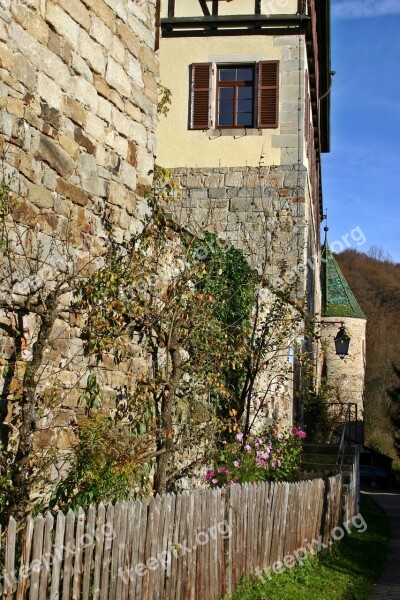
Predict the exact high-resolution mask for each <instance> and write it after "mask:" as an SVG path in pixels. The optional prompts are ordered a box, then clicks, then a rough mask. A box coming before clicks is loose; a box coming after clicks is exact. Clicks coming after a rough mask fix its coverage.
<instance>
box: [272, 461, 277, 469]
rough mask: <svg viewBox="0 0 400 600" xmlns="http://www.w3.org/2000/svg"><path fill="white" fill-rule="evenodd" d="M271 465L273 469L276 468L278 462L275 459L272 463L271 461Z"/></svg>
mask: <svg viewBox="0 0 400 600" xmlns="http://www.w3.org/2000/svg"><path fill="white" fill-rule="evenodd" d="M271 467H272V468H273V469H275V467H276V462H275V461H274V460H273V461H272V463H271Z"/></svg>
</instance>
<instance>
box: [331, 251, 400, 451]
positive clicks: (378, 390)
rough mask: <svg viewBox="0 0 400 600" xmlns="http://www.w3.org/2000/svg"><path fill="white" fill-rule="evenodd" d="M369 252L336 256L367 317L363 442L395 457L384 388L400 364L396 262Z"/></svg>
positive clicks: (399, 295) (399, 293)
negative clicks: (364, 438) (394, 369)
mask: <svg viewBox="0 0 400 600" xmlns="http://www.w3.org/2000/svg"><path fill="white" fill-rule="evenodd" d="M370 254H371V256H369V255H367V254H362V253H360V252H357V251H356V250H346V251H345V252H342V253H341V254H339V255H337V256H336V258H337V260H338V263H339V265H340V267H341V269H342V271H343V274H344V276H345V277H346V279H347V281H348V283H349V284H350V286H351V288H352V290H353V293H354V295H355V296H356V298H357V300H358V302H359V303H360V305H361V308H362V310H363V311H364V313H365V314H366V316H367V318H368V324H367V373H366V388H365V428H366V443H367V444H368V445H370V446H372V447H374V448H375V449H376V450H379V451H381V452H384V453H386V454H389V455H390V456H392V457H393V458H395V457H396V453H395V450H394V446H393V440H392V434H391V424H390V420H389V417H388V414H387V409H388V396H387V394H386V390H387V389H388V388H390V387H392V386H393V385H395V384H396V377H395V376H394V373H393V368H392V365H393V364H395V365H397V366H400V264H399V263H397V264H395V263H393V262H391V261H390V260H389V259H388V258H387V257H386V256H385V253H384V252H370Z"/></svg>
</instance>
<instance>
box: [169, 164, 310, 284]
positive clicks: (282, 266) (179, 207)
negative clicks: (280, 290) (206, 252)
mask: <svg viewBox="0 0 400 600" xmlns="http://www.w3.org/2000/svg"><path fill="white" fill-rule="evenodd" d="M171 173H172V175H173V176H174V178H175V179H177V180H178V181H179V183H180V184H181V186H182V189H183V196H182V201H181V200H180V199H179V198H178V199H177V200H176V202H175V204H174V206H173V207H172V209H171V210H173V212H174V215H175V218H176V219H177V220H178V221H179V222H180V223H181V224H183V225H185V226H187V227H188V228H190V229H192V230H193V231H195V232H199V231H202V230H204V229H207V230H210V231H214V232H215V233H217V234H218V236H219V237H220V238H221V239H224V240H228V241H229V242H231V243H232V244H233V245H234V246H236V247H238V248H240V249H242V250H243V252H244V253H245V254H246V256H247V258H248V260H249V262H250V264H251V265H252V266H254V267H255V268H257V269H258V270H262V269H264V268H267V270H268V272H269V274H271V275H272V276H276V277H278V276H281V275H282V272H286V273H287V274H288V275H289V274H299V275H300V279H303V273H304V262H305V257H306V253H307V238H308V226H307V222H306V219H307V206H306V200H305V188H306V175H307V174H306V170H305V169H304V168H302V169H300V170H299V169H298V168H297V166H293V165H292V166H272V167H261V168H254V167H229V168H226V167H220V168H215V169H204V168H203V169H202V168H191V169H172V170H171ZM303 283H304V282H303Z"/></svg>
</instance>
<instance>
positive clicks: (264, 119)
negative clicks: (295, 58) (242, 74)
mask: <svg viewBox="0 0 400 600" xmlns="http://www.w3.org/2000/svg"><path fill="white" fill-rule="evenodd" d="M278 122H279V61H277V60H269V61H263V62H260V63H259V65H258V126H259V127H260V128H264V129H276V128H277V127H278Z"/></svg>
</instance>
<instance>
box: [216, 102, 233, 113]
mask: <svg viewBox="0 0 400 600" xmlns="http://www.w3.org/2000/svg"><path fill="white" fill-rule="evenodd" d="M219 112H220V113H226V112H230V113H233V100H220V102H219Z"/></svg>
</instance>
